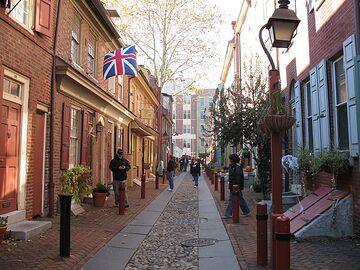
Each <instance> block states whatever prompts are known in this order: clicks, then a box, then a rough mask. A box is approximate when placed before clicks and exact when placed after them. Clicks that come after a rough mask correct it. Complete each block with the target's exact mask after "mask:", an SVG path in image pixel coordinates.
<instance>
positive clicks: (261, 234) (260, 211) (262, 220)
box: [256, 203, 268, 266]
mask: <svg viewBox="0 0 360 270" xmlns="http://www.w3.org/2000/svg"><path fill="white" fill-rule="evenodd" d="M256 220H257V264H258V265H262V266H264V265H267V259H268V255H267V242H268V240H267V220H268V214H267V204H266V203H258V204H256Z"/></svg>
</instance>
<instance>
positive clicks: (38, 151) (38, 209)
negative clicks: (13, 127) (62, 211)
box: [33, 112, 45, 217]
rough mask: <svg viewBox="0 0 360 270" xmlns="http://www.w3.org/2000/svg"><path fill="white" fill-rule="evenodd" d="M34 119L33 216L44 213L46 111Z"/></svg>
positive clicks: (38, 113) (37, 114)
mask: <svg viewBox="0 0 360 270" xmlns="http://www.w3.org/2000/svg"><path fill="white" fill-rule="evenodd" d="M34 120H35V123H34V124H35V145H36V147H35V149H34V162H35V164H34V184H33V217H35V216H39V215H41V214H42V197H43V196H42V195H43V173H44V128H45V113H43V112H37V113H36V115H35V119H34Z"/></svg>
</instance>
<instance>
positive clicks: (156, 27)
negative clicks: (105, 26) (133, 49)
mask: <svg viewBox="0 0 360 270" xmlns="http://www.w3.org/2000/svg"><path fill="white" fill-rule="evenodd" d="M103 2H106V3H107V4H108V5H109V4H110V5H120V7H121V13H122V14H121V15H122V18H121V20H120V21H119V22H118V23H116V24H117V25H118V27H119V30H120V33H121V34H122V35H123V36H124V37H125V40H126V41H127V42H131V43H134V44H135V45H136V46H137V48H138V49H140V50H141V52H142V53H143V55H144V56H145V58H146V61H147V62H148V64H149V68H150V70H151V71H152V73H153V74H154V75H155V77H156V78H157V79H158V82H159V86H160V87H163V86H164V84H165V83H166V82H169V81H173V80H177V79H180V78H183V77H186V78H200V77H199V76H201V75H204V74H205V73H206V70H207V67H209V66H210V65H212V62H211V61H212V60H213V59H214V58H216V57H217V56H218V54H217V53H216V51H215V49H216V46H215V41H216V39H217V32H218V29H219V27H220V25H221V23H222V20H221V16H220V14H219V11H218V9H217V8H216V6H209V4H207V1H203V0H128V1H121V2H120V1H115V0H108V1H103ZM199 67H201V68H199Z"/></svg>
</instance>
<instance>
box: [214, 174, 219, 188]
mask: <svg viewBox="0 0 360 270" xmlns="http://www.w3.org/2000/svg"><path fill="white" fill-rule="evenodd" d="M214 181H215V191H218V190H219V184H218V173H217V172H216V173H215V174H214Z"/></svg>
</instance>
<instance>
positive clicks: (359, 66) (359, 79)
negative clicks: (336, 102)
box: [354, 55, 360, 153]
mask: <svg viewBox="0 0 360 270" xmlns="http://www.w3.org/2000/svg"><path fill="white" fill-rule="evenodd" d="M354 62H355V85H356V87H359V85H360V55H357V56H356V57H355V59H354ZM355 95H356V102H357V104H360V93H359V92H358V91H355ZM356 109H357V110H356V112H357V114H356V115H357V116H358V117H357V126H358V127H360V106H356ZM359 140H360V128H358V145H359V149H358V151H359V152H358V153H360V141H359Z"/></svg>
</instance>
